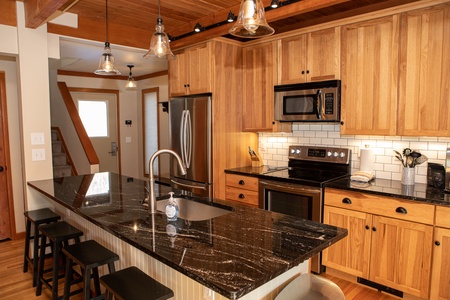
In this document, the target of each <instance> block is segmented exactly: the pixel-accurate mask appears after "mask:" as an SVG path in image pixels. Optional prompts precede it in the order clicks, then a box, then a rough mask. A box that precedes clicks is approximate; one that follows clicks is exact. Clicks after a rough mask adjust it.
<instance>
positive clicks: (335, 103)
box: [274, 80, 341, 122]
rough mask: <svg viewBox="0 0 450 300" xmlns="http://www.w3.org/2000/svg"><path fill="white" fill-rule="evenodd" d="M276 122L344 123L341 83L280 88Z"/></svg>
mask: <svg viewBox="0 0 450 300" xmlns="http://www.w3.org/2000/svg"><path fill="white" fill-rule="evenodd" d="M274 93H275V95H274V96H275V103H274V104H275V110H274V112H275V116H274V117H275V120H276V121H281V122H340V120H341V81H340V80H329V81H320V82H308V83H301V84H289V85H277V86H275V87H274Z"/></svg>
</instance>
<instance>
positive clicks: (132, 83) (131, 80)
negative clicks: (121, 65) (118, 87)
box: [125, 65, 137, 91]
mask: <svg viewBox="0 0 450 300" xmlns="http://www.w3.org/2000/svg"><path fill="white" fill-rule="evenodd" d="M127 67H128V68H130V74H129V75H128V81H127V84H126V85H125V89H126V90H128V91H134V90H136V89H137V85H136V80H134V78H133V74H132V73H131V69H132V68H133V67H134V65H127Z"/></svg>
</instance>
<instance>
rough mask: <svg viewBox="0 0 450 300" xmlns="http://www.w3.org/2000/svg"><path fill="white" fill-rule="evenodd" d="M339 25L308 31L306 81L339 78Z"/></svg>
mask: <svg viewBox="0 0 450 300" xmlns="http://www.w3.org/2000/svg"><path fill="white" fill-rule="evenodd" d="M340 32H341V31H340V27H334V28H329V29H324V30H320V31H315V32H311V33H308V56H307V57H308V68H307V70H308V71H309V72H307V78H308V79H307V80H308V81H322V80H332V79H339V78H340V74H341V73H340V70H341V66H340V61H341V35H340Z"/></svg>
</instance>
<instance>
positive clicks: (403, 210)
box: [395, 206, 408, 215]
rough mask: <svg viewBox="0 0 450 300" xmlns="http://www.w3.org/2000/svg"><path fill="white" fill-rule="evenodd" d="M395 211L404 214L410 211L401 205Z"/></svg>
mask: <svg viewBox="0 0 450 300" xmlns="http://www.w3.org/2000/svg"><path fill="white" fill-rule="evenodd" d="M395 212H397V213H399V214H404V215H406V214H407V213H408V211H407V210H406V208H404V207H401V206H399V207H397V209H396V210H395Z"/></svg>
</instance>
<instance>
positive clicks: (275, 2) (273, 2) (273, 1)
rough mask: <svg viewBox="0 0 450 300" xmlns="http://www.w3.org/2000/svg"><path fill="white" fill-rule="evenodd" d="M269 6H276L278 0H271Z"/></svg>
mask: <svg viewBox="0 0 450 300" xmlns="http://www.w3.org/2000/svg"><path fill="white" fill-rule="evenodd" d="M270 7H272V8H277V7H278V0H272V2H271V3H270Z"/></svg>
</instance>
